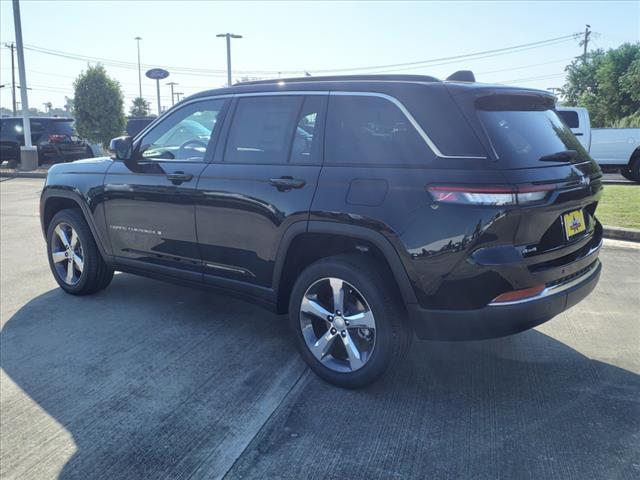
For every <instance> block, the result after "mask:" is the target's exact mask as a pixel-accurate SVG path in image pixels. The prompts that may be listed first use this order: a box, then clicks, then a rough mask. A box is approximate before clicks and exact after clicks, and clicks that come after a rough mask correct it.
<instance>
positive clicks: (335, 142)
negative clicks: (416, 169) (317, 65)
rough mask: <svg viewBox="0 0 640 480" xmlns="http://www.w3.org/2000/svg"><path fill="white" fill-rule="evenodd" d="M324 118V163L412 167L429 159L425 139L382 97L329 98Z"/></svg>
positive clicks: (394, 106) (345, 96)
mask: <svg viewBox="0 0 640 480" xmlns="http://www.w3.org/2000/svg"><path fill="white" fill-rule="evenodd" d="M327 115H328V116H327V128H326V131H327V133H326V139H327V141H326V142H325V163H327V164H341V165H350V164H373V165H412V164H413V165H415V164H417V163H418V164H419V163H421V162H423V161H424V160H425V159H427V158H429V154H430V151H429V149H428V147H427V145H426V144H425V142H424V140H423V139H422V138H421V137H420V135H419V134H418V132H416V130H415V128H414V127H413V125H411V123H410V122H409V120H408V119H407V117H406V116H405V115H404V114H403V113H402V112H401V111H400V109H399V108H398V107H397V106H396V105H394V104H393V103H392V102H390V101H389V100H387V99H385V98H380V97H375V96H360V95H335V96H331V97H330V100H329V111H328V114H327Z"/></svg>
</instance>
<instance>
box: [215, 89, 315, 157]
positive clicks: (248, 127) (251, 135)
mask: <svg viewBox="0 0 640 480" xmlns="http://www.w3.org/2000/svg"><path fill="white" fill-rule="evenodd" d="M303 99H304V98H303V97H301V96H287V95H282V96H273V97H246V98H240V99H239V100H238V105H237V107H236V111H235V114H234V116H233V123H232V125H231V130H230V132H229V138H228V140H227V147H226V149H225V154H224V161H225V162H229V163H254V164H279V163H287V161H288V157H289V146H290V145H291V141H292V137H293V132H294V128H295V127H296V124H297V123H298V122H297V120H298V112H299V111H300V107H301V104H302V101H303ZM299 134H300V135H303V133H302V132H299Z"/></svg>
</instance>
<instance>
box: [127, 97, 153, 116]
mask: <svg viewBox="0 0 640 480" xmlns="http://www.w3.org/2000/svg"><path fill="white" fill-rule="evenodd" d="M150 109H151V106H150V105H149V102H147V101H146V100H145V99H144V98H142V97H136V98H134V99H133V101H132V102H131V108H130V109H129V113H130V114H131V116H132V117H146V116H148V115H149V110H150Z"/></svg>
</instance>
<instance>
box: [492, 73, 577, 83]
mask: <svg viewBox="0 0 640 480" xmlns="http://www.w3.org/2000/svg"><path fill="white" fill-rule="evenodd" d="M564 76H565V73H564V72H563V73H551V74H548V75H538V76H536V77H524V78H514V79H512V80H503V81H500V82H497V83H524V82H533V81H537V80H550V79H552V78H559V77H564Z"/></svg>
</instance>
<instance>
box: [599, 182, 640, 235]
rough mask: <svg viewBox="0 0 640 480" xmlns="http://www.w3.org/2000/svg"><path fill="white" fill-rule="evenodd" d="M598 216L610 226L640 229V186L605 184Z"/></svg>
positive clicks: (603, 222)
mask: <svg viewBox="0 0 640 480" xmlns="http://www.w3.org/2000/svg"><path fill="white" fill-rule="evenodd" d="M596 217H598V220H600V223H602V224H603V225H607V226H609V227H627V228H637V229H640V186H636V185H605V186H604V192H602V198H601V199H600V203H599V204H598V209H597V210H596Z"/></svg>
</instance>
